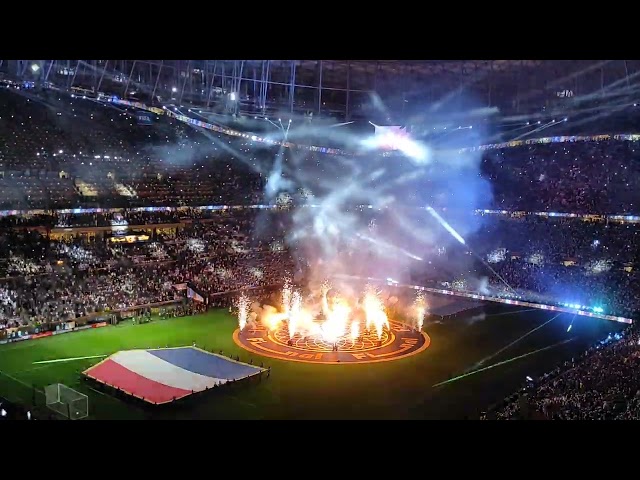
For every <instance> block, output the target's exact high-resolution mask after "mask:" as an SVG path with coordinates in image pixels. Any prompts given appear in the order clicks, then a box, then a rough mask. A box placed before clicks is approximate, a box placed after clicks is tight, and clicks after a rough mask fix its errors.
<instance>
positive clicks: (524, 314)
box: [0, 60, 640, 420]
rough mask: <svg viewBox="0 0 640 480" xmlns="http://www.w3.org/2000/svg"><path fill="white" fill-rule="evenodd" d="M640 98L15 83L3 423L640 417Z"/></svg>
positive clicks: (257, 83)
mask: <svg viewBox="0 0 640 480" xmlns="http://www.w3.org/2000/svg"><path fill="white" fill-rule="evenodd" d="M638 73H640V62H639V61H635V60H601V61H582V60H581V61H558V60H556V61H542V60H541V61H532V60H487V61H474V60H465V61H461V60H455V61H454V60H451V61H445V60H437V61H436V60H433V61H399V60H398V61H356V60H354V61H343V60H340V61H338V60H286V61H284V60H234V61H232V60H0V192H1V193H0V246H1V247H0V420H4V419H23V420H30V419H52V420H53V419H72V418H78V419H79V418H88V419H129V418H142V419H157V418H160V419H164V418H189V419H191V418H194V419H223V418H225V419H226V418H231V419H333V418H339V419H356V418H366V419H372V418H373V419H387V418H388V419H462V418H464V419H487V420H495V419H507V420H511V419H562V420H572V419H582V420H586V419H593V420H601V419H640V381H639V379H638V374H637V368H636V367H637V366H638V362H640V332H639V331H638V329H637V327H636V324H635V321H636V319H637V316H638V312H639V311H640V290H639V288H638V285H640V282H639V280H640V278H639V276H638V268H636V267H640V266H639V265H637V263H638V261H640V256H639V253H638V252H640V249H639V247H638V245H640V242H639V241H638V238H639V237H638V232H640V193H639V192H640V131H639V128H638V126H639V120H640V106H639V103H640V98H639V97H638V95H637V85H638V83H637V78H638ZM296 302H298V303H296ZM346 304H348V308H347V307H346V306H345V305H346ZM272 305H276V307H272ZM340 308H345V309H346V310H345V312H346V311H347V310H348V311H349V312H350V313H345V314H344V318H343V320H342V324H340V325H338V323H340V322H338V321H337V320H336V318H338V316H339V310H340ZM373 310H375V312H377V313H376V315H377V316H375V318H374V314H373V313H371V312H372V311H373ZM294 311H295V312H297V313H295V315H294V313H293V312H294ZM359 312H361V313H359ZM296 315H297V316H296ZM349 315H350V316H349ZM358 315H360V316H361V317H362V327H360V326H358V325H359V324H358V322H359V321H360V317H359V316H358ZM312 316H313V319H312ZM347 317H348V318H349V320H347ZM303 319H306V320H305V321H303ZM305 322H306V323H305ZM322 322H324V323H322ZM335 322H337V323H335ZM336 325H337V326H336ZM403 325H404V327H403ZM407 326H408V327H407ZM101 327H104V328H101ZM405 327H407V328H406V329H405ZM330 328H333V330H331V329H330ZM364 328H366V333H363V332H362V331H361V330H362V329H364ZM285 329H286V330H285ZM359 329H360V330H359ZM376 331H377V337H376V336H375V335H376ZM256 332H257V333H256ZM347 332H348V333H347ZM63 333H64V334H66V333H69V335H64V336H60V335H61V334H63ZM250 334H251V335H255V337H250ZM260 335H262V336H260ZM402 339H404V340H402ZM407 339H409V340H407ZM402 341H404V343H402V344H401V343H400V342H402ZM269 342H272V343H273V345H272V344H271V343H269ZM394 342H395V343H394ZM25 345H33V348H28V349H26V348H25V347H24V346H25ZM261 345H262V346H261ZM264 345H267V346H269V348H270V349H271V350H268V349H266V347H265V346H264ZM358 345H360V346H358ZM260 348H263V350H260ZM274 349H275V350H274ZM394 349H395V350H394ZM276 350H277V352H276ZM356 350H357V351H356ZM269 352H271V353H269ZM292 352H293V353H292ZM318 352H320V353H318ZM367 352H368V353H367ZM316 355H318V356H316ZM319 355H324V357H323V360H322V361H318V362H316V363H317V364H314V363H313V362H315V361H316V360H318V359H320V356H319ZM376 355H377V356H378V357H377V358H378V359H377V360H375V361H374V360H371V359H373V358H374V357H376ZM294 357H295V358H294ZM396 357H397V359H396ZM382 358H384V359H387V360H392V359H393V360H394V361H386V360H381V359H382ZM365 360H366V361H365ZM369 360H371V363H370V364H365V363H367V362H368V361H369ZM350 361H352V363H359V364H357V365H347V363H349V362H350ZM376 362H377V363H376ZM51 385H62V387H56V388H57V389H52V388H49V387H50V386H51ZM48 388H49V390H47V389H48ZM46 391H47V392H58V393H57V395H58V396H57V397H56V398H55V401H53V400H51V401H50V399H49V397H50V395H49V394H48V393H47V394H45V392H46ZM60 392H71V393H60ZM229 392H232V393H229ZM64 395H70V396H69V397H68V398H67V399H65V398H62V397H64ZM82 402H86V403H82ZM53 405H55V408H54V407H53ZM61 405H62V407H60V406H61Z"/></svg>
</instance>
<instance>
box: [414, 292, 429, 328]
mask: <svg viewBox="0 0 640 480" xmlns="http://www.w3.org/2000/svg"><path fill="white" fill-rule="evenodd" d="M413 308H414V315H415V320H416V328H417V329H418V330H422V326H423V325H424V317H425V315H426V314H427V300H426V299H425V298H424V295H423V294H422V293H418V295H417V296H416V299H415V301H414V302H413Z"/></svg>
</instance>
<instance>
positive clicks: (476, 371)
mask: <svg viewBox="0 0 640 480" xmlns="http://www.w3.org/2000/svg"><path fill="white" fill-rule="evenodd" d="M573 340H574V339H573V338H570V339H568V340H563V341H561V342H558V343H554V344H553V345H549V346H548V347H544V348H539V349H538V350H534V351H533V352H529V353H525V354H523V355H518V356H517V357H513V358H509V359H508V360H504V361H502V362H498V363H494V364H493V365H489V366H487V367H484V368H479V369H478V370H473V371H472V372H468V373H464V374H462V375H458V376H457V377H453V378H450V379H449V380H445V381H444V382H440V383H436V384H435V385H432V388H435V387H440V386H442V385H446V384H448V383H452V382H455V381H456V380H462V379H463V378H465V377H470V376H471V375H475V374H476V373H480V372H484V371H486V370H490V369H492V368H495V367H501V366H502V365H506V364H507V363H511V362H515V361H516V360H521V359H523V358H526V357H529V356H531V355H534V354H536V353H540V352H544V351H545V350H550V349H552V348H555V347H559V346H560V345H564V344H565V343H569V342H572V341H573Z"/></svg>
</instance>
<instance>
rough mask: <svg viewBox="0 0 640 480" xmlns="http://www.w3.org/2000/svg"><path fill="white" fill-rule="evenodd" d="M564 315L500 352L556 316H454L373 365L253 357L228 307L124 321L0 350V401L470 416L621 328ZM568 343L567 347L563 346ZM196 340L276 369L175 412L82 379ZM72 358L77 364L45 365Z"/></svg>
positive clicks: (109, 414) (125, 414)
mask: <svg viewBox="0 0 640 480" xmlns="http://www.w3.org/2000/svg"><path fill="white" fill-rule="evenodd" d="M563 317H564V318H563ZM566 317H569V316H562V317H560V318H558V319H557V320H554V321H553V322H550V323H549V324H548V325H545V326H544V327H543V328H540V329H538V330H536V331H535V332H533V333H532V334H530V335H528V336H527V337H526V338H525V339H523V340H522V341H519V342H516V343H515V344H513V345H512V346H509V348H506V349H505V350H504V351H500V349H503V348H504V347H505V346H507V345H509V344H510V343H512V342H513V341H514V340H515V339H518V338H519V337H521V336H522V335H524V334H526V333H527V332H529V331H531V330H532V329H535V328H536V327H538V326H540V325H542V324H543V323H545V322H547V321H548V320H549V319H550V318H551V315H549V313H548V312H539V311H529V312H523V313H517V312H516V313H508V312H507V313H500V314H497V315H494V316H491V315H489V316H488V317H487V318H486V319H485V320H482V321H480V322H476V323H472V324H468V323H465V322H464V321H463V320H458V321H453V322H447V323H446V324H434V325H429V326H427V327H426V330H427V332H428V333H429V335H430V337H431V346H430V347H429V348H428V349H427V350H426V351H424V352H422V353H420V354H418V355H416V356H413V357H409V358H406V359H402V360H397V361H393V362H388V363H380V364H368V365H366V364H365V365H311V364H304V363H294V362H284V361H278V360H273V359H268V358H261V357H260V356H258V355H255V354H250V353H249V352H247V351H245V350H242V349H241V348H239V347H238V346H236V344H235V343H234V342H233V339H232V333H233V331H234V330H235V328H236V320H235V319H234V318H232V317H231V316H230V315H229V314H228V313H227V312H226V311H212V312H209V313H207V314H206V315H199V316H195V317H184V318H174V319H169V320H155V321H153V322H151V323H147V324H142V325H137V324H132V323H125V324H121V325H118V326H116V327H105V328H98V329H92V330H85V331H82V332H77V333H69V334H66V335H59V336H53V337H47V338H43V339H38V340H33V341H25V342H19V343H14V344H9V345H3V346H0V372H1V373H0V396H4V397H6V398H7V399H8V400H10V401H14V402H20V403H23V404H28V405H31V404H32V402H33V401H34V400H35V403H36V405H43V404H44V396H43V394H42V391H43V390H44V387H45V386H46V385H49V384H51V383H63V384H65V385H67V386H69V387H71V388H74V389H77V390H79V391H80V392H82V393H84V394H86V395H88V396H89V418H93V419H145V418H164V417H170V418H185V419H218V418H220V419H222V418H229V419H305V418H315V419H325V418H345V419H348V418H355V419H366V418H387V419H393V418H399V419H412V418H462V417H464V416H470V417H473V416H475V415H477V414H479V412H480V411H482V410H483V409H484V407H486V406H487V405H488V404H491V403H493V402H495V401H498V400H500V399H502V398H504V396H505V395H508V394H510V393H512V392H513V391H514V389H516V388H517V387H518V386H519V385H520V384H521V383H522V381H523V380H524V377H525V376H526V375H532V376H534V375H537V374H541V373H543V372H545V371H548V370H550V369H551V368H552V367H553V365H555V364H556V363H557V362H558V361H561V360H562V359H564V358H567V357H570V356H571V355H572V354H574V353H576V352H577V351H580V350H581V349H583V348H584V346H585V345H586V344H588V343H590V342H592V341H593V340H594V339H595V338H597V337H599V336H601V335H602V334H603V333H604V332H608V331H614V330H613V329H614V328H615V327H616V326H614V325H612V324H610V323H607V322H598V321H594V320H591V319H582V320H581V321H576V322H575V325H574V328H573V329H572V330H571V334H569V333H567V332H566V330H567V325H566V324H567V322H568V321H569V320H570V318H566ZM565 340H571V341H568V342H565V343H564V344H560V343H559V342H563V341H565ZM194 342H195V343H196V344H197V345H198V346H199V347H201V348H204V349H206V350H210V351H214V352H219V351H220V350H222V351H223V352H224V353H225V354H233V355H234V356H235V355H238V356H239V357H240V360H242V361H247V362H248V361H249V360H250V359H253V361H254V363H256V364H260V363H261V362H264V364H265V366H270V367H271V368H272V371H271V375H270V377H269V378H268V379H265V380H264V381H262V382H260V383H251V384H247V385H244V386H238V387H237V388H235V387H234V388H233V389H232V390H229V391H220V392H212V393H211V395H207V396H203V397H201V398H200V399H198V400H197V401H196V402H193V403H190V404H189V406H188V408H187V407H184V408H181V409H178V410H177V411H171V412H170V413H167V412H166V411H163V410H162V409H155V410H154V409H143V408H141V407H138V406H136V405H135V404H132V403H130V402H124V401H122V400H118V399H115V398H113V397H111V396H110V395H107V394H104V393H101V392H98V391H97V390H93V389H91V385H90V384H88V383H85V382H84V381H82V379H81V372H82V371H84V370H85V369H87V368H89V367H90V366H92V365H94V364H96V363H97V362H99V361H100V360H101V358H102V357H101V356H102V355H104V356H107V355H110V354H112V353H115V352H117V351H119V350H127V349H133V348H158V347H167V346H168V347H175V346H185V345H191V344H193V343H194ZM547 347H549V348H548V349H546V348H547ZM541 349H542V350H541ZM545 349H546V350H545ZM496 352H498V354H496ZM531 352H534V353H531ZM530 353H531V355H529V354H530ZM492 355H493V356H492ZM523 355H524V356H523ZM84 357H92V358H84ZM488 357H491V358H490V359H489V360H487V361H485V363H484V364H483V365H482V366H483V367H486V366H488V365H491V364H498V365H497V366H496V367H495V368H490V369H486V370H484V371H482V372H479V373H478V374H475V375H471V376H467V377H464V378H462V379H460V380H458V381H454V382H451V383H449V384H446V385H443V386H441V387H434V385H436V384H437V383H439V382H443V381H445V380H447V379H450V378H454V377H456V376H458V375H460V374H462V373H464V372H465V371H467V370H468V369H470V368H472V367H473V365H475V364H476V363H477V362H479V361H480V360H482V359H487V358H488ZM518 357H519V358H518ZM70 358H75V360H69V361H60V362H50V363H39V362H46V361H49V360H61V359H70ZM510 359H515V360H513V361H510ZM505 361H506V363H504V362H505ZM501 362H502V363H501Z"/></svg>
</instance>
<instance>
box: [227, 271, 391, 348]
mask: <svg viewBox="0 0 640 480" xmlns="http://www.w3.org/2000/svg"><path fill="white" fill-rule="evenodd" d="M281 299H282V304H281V305H280V306H279V308H276V307H273V306H271V305H262V306H260V305H259V304H258V302H254V303H253V304H252V305H250V304H249V301H248V300H247V299H246V297H244V296H243V297H241V298H240V301H239V302H238V324H239V327H240V330H243V329H244V328H246V326H247V318H248V317H253V316H254V315H255V318H256V319H258V321H260V322H261V324H262V325H263V326H264V327H266V328H267V329H268V330H270V331H275V330H278V329H280V328H283V327H285V326H286V328H287V329H288V335H289V338H290V339H293V338H294V337H295V336H296V335H299V336H300V337H302V338H316V339H319V340H321V341H323V342H326V343H328V344H334V345H335V344H337V343H338V342H342V341H348V342H351V343H353V342H356V341H357V340H358V339H359V338H360V337H361V336H362V335H363V334H365V333H366V334H371V335H374V336H375V338H377V339H378V340H380V339H381V338H382V336H383V333H384V332H385V329H386V330H388V329H389V320H388V317H387V312H386V308H385V302H384V300H383V298H382V297H381V295H380V292H379V291H378V290H376V289H375V288H374V287H372V286H370V285H368V286H367V287H366V288H365V289H364V292H363V293H362V295H361V296H360V297H359V298H352V297H349V296H347V295H341V293H340V292H334V291H333V287H332V286H331V284H330V283H328V282H325V283H323V284H322V285H321V286H320V288H319V289H318V291H317V292H313V291H312V292H311V293H310V295H309V296H307V297H305V298H303V296H302V293H301V291H300V290H297V289H295V288H294V287H293V286H292V285H291V283H290V282H289V281H286V282H285V284H284V286H283V288H282V291H281ZM392 299H394V300H395V301H397V298H395V297H392ZM391 303H394V302H391ZM249 310H252V312H251V313H250V312H249Z"/></svg>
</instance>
